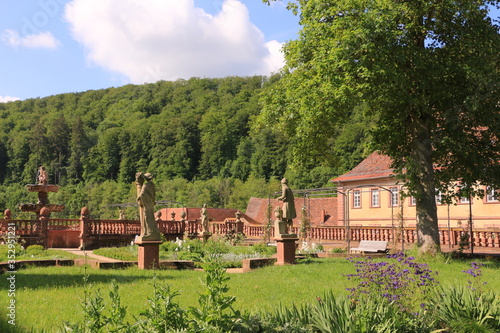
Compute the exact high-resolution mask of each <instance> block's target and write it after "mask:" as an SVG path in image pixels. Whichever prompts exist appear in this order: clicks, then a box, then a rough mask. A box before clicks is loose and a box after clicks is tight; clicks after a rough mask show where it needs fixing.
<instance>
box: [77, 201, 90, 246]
mask: <svg viewBox="0 0 500 333" xmlns="http://www.w3.org/2000/svg"><path fill="white" fill-rule="evenodd" d="M89 215H90V212H89V209H88V208H87V207H83V208H82V210H81V211H80V235H78V238H80V246H79V247H78V249H79V250H85V248H86V247H87V246H88V245H90V244H89V227H90V226H89Z"/></svg>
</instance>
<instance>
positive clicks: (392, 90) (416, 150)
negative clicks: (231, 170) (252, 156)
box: [261, 0, 500, 252]
mask: <svg viewBox="0 0 500 333" xmlns="http://www.w3.org/2000/svg"><path fill="white" fill-rule="evenodd" d="M265 2H269V1H265ZM290 6H291V9H292V10H294V11H296V13H297V14H298V15H300V24H301V26H302V28H301V31H300V34H299V37H298V39H297V40H294V41H290V42H289V43H288V44H287V45H286V46H285V48H284V52H285V58H286V66H285V67H284V69H283V71H282V79H281V80H280V82H279V84H278V85H277V86H275V87H273V88H272V89H270V90H269V91H268V92H267V94H266V96H265V97H264V103H265V108H264V110H263V113H262V117H261V120H262V121H263V123H265V122H266V120H267V121H268V122H269V121H270V120H273V122H274V124H277V125H278V126H280V127H282V129H284V130H286V131H287V132H288V133H289V134H290V135H291V136H292V137H294V138H295V142H296V146H295V152H296V154H295V156H296V160H297V161H301V160H303V159H304V157H307V156H310V155H311V153H315V154H317V155H319V154H321V150H322V149H323V148H324V145H325V142H326V138H329V137H331V135H330V133H329V132H328V131H329V128H332V127H333V125H334V124H335V123H337V122H339V121H344V120H345V119H346V118H348V117H349V115H350V114H351V112H352V110H353V109H354V107H356V106H359V105H362V104H364V105H366V106H367V110H368V112H369V113H371V114H373V115H376V117H377V118H376V119H377V122H376V124H375V126H374V129H373V136H374V143H375V144H376V147H377V148H378V149H379V150H381V151H382V152H383V153H386V154H387V155H389V156H390V157H392V158H393V160H394V168H395V170H396V171H397V172H398V173H399V174H400V175H403V174H404V179H405V181H406V185H407V187H408V189H409V190H410V193H411V194H412V195H414V196H415V198H416V211H417V213H416V214H417V230H418V232H417V233H418V244H419V246H420V250H421V251H422V252H435V251H439V249H440V247H439V234H438V224H437V214H436V203H435V190H436V188H439V189H442V190H444V189H448V188H449V187H448V186H447V185H449V184H450V182H451V181H452V180H455V181H456V180H458V181H462V182H463V183H464V184H466V187H467V188H468V189H469V190H470V189H472V188H473V186H472V184H475V183H477V182H480V183H482V184H485V185H492V186H496V188H500V180H499V178H500V168H499V161H500V152H499V149H500V143H499V136H500V134H499V133H500V119H499V108H500V106H499V101H500V96H499V78H500V71H499V69H500V66H499V62H500V57H499V50H500V36H499V27H498V25H496V23H495V21H493V20H492V19H491V18H490V17H489V16H488V14H489V12H488V9H489V8H490V7H489V6H497V7H498V6H499V1H481V0H477V1H472V0H463V1H454V0H332V1H327V0H297V1H295V2H294V4H292V5H290ZM497 22H498V21H497ZM315 148H316V150H317V151H316V152H314V149H315Z"/></svg>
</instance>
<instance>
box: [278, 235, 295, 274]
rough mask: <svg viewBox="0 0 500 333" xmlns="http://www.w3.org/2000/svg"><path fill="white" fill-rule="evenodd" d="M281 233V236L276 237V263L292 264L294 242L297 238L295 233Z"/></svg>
mask: <svg viewBox="0 0 500 333" xmlns="http://www.w3.org/2000/svg"><path fill="white" fill-rule="evenodd" d="M289 236H290V237H287V235H281V238H276V247H277V251H278V259H277V261H276V265H281V266H282V265H293V264H295V249H296V247H297V245H296V242H297V241H298V240H299V238H298V237H297V235H294V234H291V235H289Z"/></svg>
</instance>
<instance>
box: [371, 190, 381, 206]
mask: <svg viewBox="0 0 500 333" xmlns="http://www.w3.org/2000/svg"><path fill="white" fill-rule="evenodd" d="M371 198H372V202H371V206H372V207H380V191H379V189H378V188H372V190H371Z"/></svg>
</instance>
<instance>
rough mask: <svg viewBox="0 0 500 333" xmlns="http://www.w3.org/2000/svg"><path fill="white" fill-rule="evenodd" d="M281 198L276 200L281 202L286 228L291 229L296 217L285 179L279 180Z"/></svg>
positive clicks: (291, 193) (293, 201)
mask: <svg viewBox="0 0 500 333" xmlns="http://www.w3.org/2000/svg"><path fill="white" fill-rule="evenodd" d="M281 190H282V193H281V196H280V197H278V198H277V199H278V200H281V201H283V220H284V221H285V222H286V224H287V227H290V228H291V227H292V225H293V221H292V220H293V219H294V218H296V217H297V213H296V212H295V199H294V197H293V192H292V189H291V188H290V187H288V181H287V179H286V178H283V179H282V180H281Z"/></svg>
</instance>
